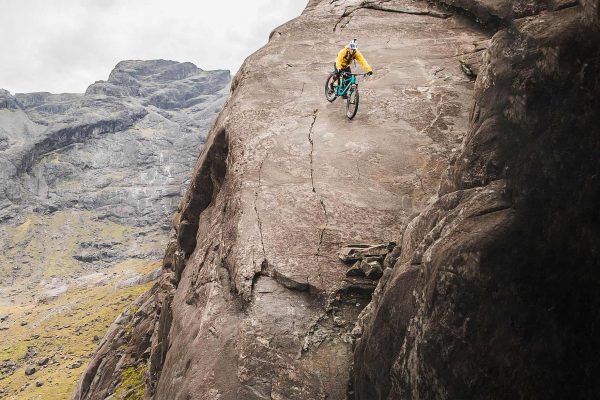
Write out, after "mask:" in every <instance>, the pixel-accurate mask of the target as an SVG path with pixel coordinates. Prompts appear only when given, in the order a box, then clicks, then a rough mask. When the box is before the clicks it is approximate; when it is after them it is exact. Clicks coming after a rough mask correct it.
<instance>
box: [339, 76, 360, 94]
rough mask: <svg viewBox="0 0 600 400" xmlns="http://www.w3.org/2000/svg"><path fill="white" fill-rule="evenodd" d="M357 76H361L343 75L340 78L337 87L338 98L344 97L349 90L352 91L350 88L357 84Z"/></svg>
mask: <svg viewBox="0 0 600 400" xmlns="http://www.w3.org/2000/svg"><path fill="white" fill-rule="evenodd" d="M356 75H361V74H348V73H342V76H341V78H340V84H339V85H338V87H337V95H338V96H343V95H344V94H345V93H346V92H347V91H348V89H350V86H352V85H354V84H356ZM348 76H349V78H348Z"/></svg>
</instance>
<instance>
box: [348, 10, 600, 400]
mask: <svg viewBox="0 0 600 400" xmlns="http://www.w3.org/2000/svg"><path fill="white" fill-rule="evenodd" d="M506 6H507V7H508V4H507V5H506ZM532 6H533V8H534V9H542V8H546V5H545V4H543V3H536V4H532ZM468 10H469V11H473V10H470V9H468ZM504 23H505V24H507V25H509V28H508V29H503V30H500V31H499V32H498V33H496V34H495V35H494V37H493V38H492V41H491V44H490V47H489V48H488V50H487V52H486V53H485V55H484V59H483V63H482V65H481V71H480V73H479V76H478V78H477V82H476V92H475V104H474V106H473V111H472V113H471V121H470V126H469V130H468V134H467V136H466V138H465V141H464V142H463V146H462V148H461V151H460V153H459V154H458V156H457V157H456V158H455V159H454V161H453V163H452V166H451V167H450V169H449V171H448V177H447V178H446V179H445V180H444V182H443V183H442V185H441V186H440V191H439V199H438V200H437V201H436V202H435V203H433V204H432V205H431V206H430V207H428V208H427V210H425V211H424V212H423V213H422V214H420V215H419V216H418V217H417V218H416V219H414V220H413V221H411V223H410V224H409V225H408V226H407V228H406V230H405V231H404V234H403V237H402V241H401V242H402V245H401V254H400V256H399V259H398V261H397V262H396V266H395V268H394V270H393V272H392V273H391V274H390V276H389V278H388V279H387V280H385V281H383V280H382V281H381V282H380V287H378V289H377V295H376V296H375V298H374V301H373V302H372V303H371V304H370V305H369V306H368V308H367V309H365V311H364V312H363V313H362V315H361V317H360V323H359V326H360V329H358V330H359V331H361V333H362V337H361V338H360V339H359V340H358V342H357V346H356V351H355V358H354V360H355V387H356V391H357V397H356V398H359V399H406V398H414V399H430V398H437V399H456V398H479V399H504V398H505V399H516V398H527V399H538V398H539V399H547V398H557V399H559V398H560V399H562V398H582V399H583V398H586V399H591V398H597V397H598V396H599V394H600V387H598V384H597V380H596V379H595V376H597V375H598V372H600V365H599V363H598V360H597V357H596V354H597V351H598V349H599V348H600V342H599V341H598V321H599V318H600V315H599V314H598V308H597V304H598V299H599V297H598V293H597V287H598V283H599V280H600V275H599V273H598V265H600V259H599V257H598V254H599V253H598V248H599V246H600V231H599V226H600V225H599V222H600V214H599V213H598V210H597V204H598V201H599V200H600V189H599V188H600V185H599V182H598V171H599V169H600V163H599V160H600V158H599V157H598V155H599V154H600V153H599V151H600V147H599V146H600V141H599V137H600V136H599V133H600V132H599V126H600V124H599V122H600V121H599V119H598V118H599V114H598V110H599V109H600V108H599V107H600V103H599V100H598V99H600V97H599V95H600V81H599V79H598V76H599V75H598V71H599V69H600V45H599V43H600V41H599V36H598V32H599V26H598V4H597V2H584V3H583V5H581V6H578V5H575V4H570V7H562V9H560V10H557V11H554V12H542V13H539V14H538V15H536V16H532V17H530V18H522V19H519V20H515V21H511V20H510V19H506V20H505V21H504Z"/></svg>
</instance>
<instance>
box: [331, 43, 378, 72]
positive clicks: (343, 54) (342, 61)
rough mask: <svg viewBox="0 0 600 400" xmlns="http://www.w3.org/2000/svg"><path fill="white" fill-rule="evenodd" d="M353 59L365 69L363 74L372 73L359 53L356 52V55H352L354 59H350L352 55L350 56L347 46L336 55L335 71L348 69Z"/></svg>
mask: <svg viewBox="0 0 600 400" xmlns="http://www.w3.org/2000/svg"><path fill="white" fill-rule="evenodd" d="M354 59H356V61H358V63H359V64H360V65H362V67H363V68H364V69H365V72H371V71H373V69H372V68H371V66H369V63H368V62H367V60H365V58H364V57H363V56H362V54H360V51H358V50H356V53H354V57H352V55H350V51H349V49H348V46H346V47H344V48H343V49H342V50H340V52H339V53H338V56H337V60H335V67H336V68H337V69H344V68H348V67H349V66H350V64H351V63H352V61H354Z"/></svg>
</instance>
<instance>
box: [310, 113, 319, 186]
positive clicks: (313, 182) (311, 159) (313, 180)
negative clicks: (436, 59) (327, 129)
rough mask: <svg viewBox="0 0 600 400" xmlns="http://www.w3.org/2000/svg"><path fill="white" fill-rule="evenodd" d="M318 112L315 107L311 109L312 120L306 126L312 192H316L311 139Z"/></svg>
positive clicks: (313, 144) (312, 141)
mask: <svg viewBox="0 0 600 400" xmlns="http://www.w3.org/2000/svg"><path fill="white" fill-rule="evenodd" d="M318 113H319V110H318V109H316V110H315V111H313V115H312V119H313V120H312V122H311V124H310V127H309V128H308V142H309V143H310V154H309V157H310V184H311V186H312V191H313V192H315V193H316V192H317V191H316V189H315V178H314V167H313V152H314V150H315V142H314V139H313V129H314V127H315V124H316V123H317V115H318Z"/></svg>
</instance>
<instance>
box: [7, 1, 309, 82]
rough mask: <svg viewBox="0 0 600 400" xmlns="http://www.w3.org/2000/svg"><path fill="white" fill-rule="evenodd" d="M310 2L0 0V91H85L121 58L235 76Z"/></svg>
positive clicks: (102, 77)
mask: <svg viewBox="0 0 600 400" xmlns="http://www.w3.org/2000/svg"><path fill="white" fill-rule="evenodd" d="M307 3H308V0H210V1H206V0H0V53H1V54H2V60H1V61H0V88H3V89H7V90H8V91H10V92H11V93H18V92H38V91H40V92H41V91H47V92H53V93H62V92H76V93H83V92H84V91H85V89H86V88H87V86H88V85H90V84H91V83H93V82H94V81H96V80H101V79H102V80H106V79H107V78H108V74H109V73H110V71H111V70H112V68H113V67H114V66H115V65H116V64H117V62H119V61H121V60H132V59H135V60H149V59H157V58H162V59H167V60H175V61H191V62H193V63H194V64H196V65H197V66H198V67H200V68H202V69H206V70H209V69H229V70H231V72H232V74H235V72H236V71H237V69H238V68H239V67H240V65H241V64H242V62H243V61H244V59H245V58H246V57H247V56H248V55H250V54H251V53H253V52H254V51H255V50H257V49H258V48H260V47H261V46H263V45H264V44H265V43H266V42H267V40H268V35H269V33H270V32H271V31H272V30H273V29H274V28H276V27H277V26H279V25H281V24H282V23H284V22H286V21H288V20H290V19H292V18H294V17H296V16H298V15H300V13H301V12H302V10H304V7H305V6H306V4H307Z"/></svg>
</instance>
